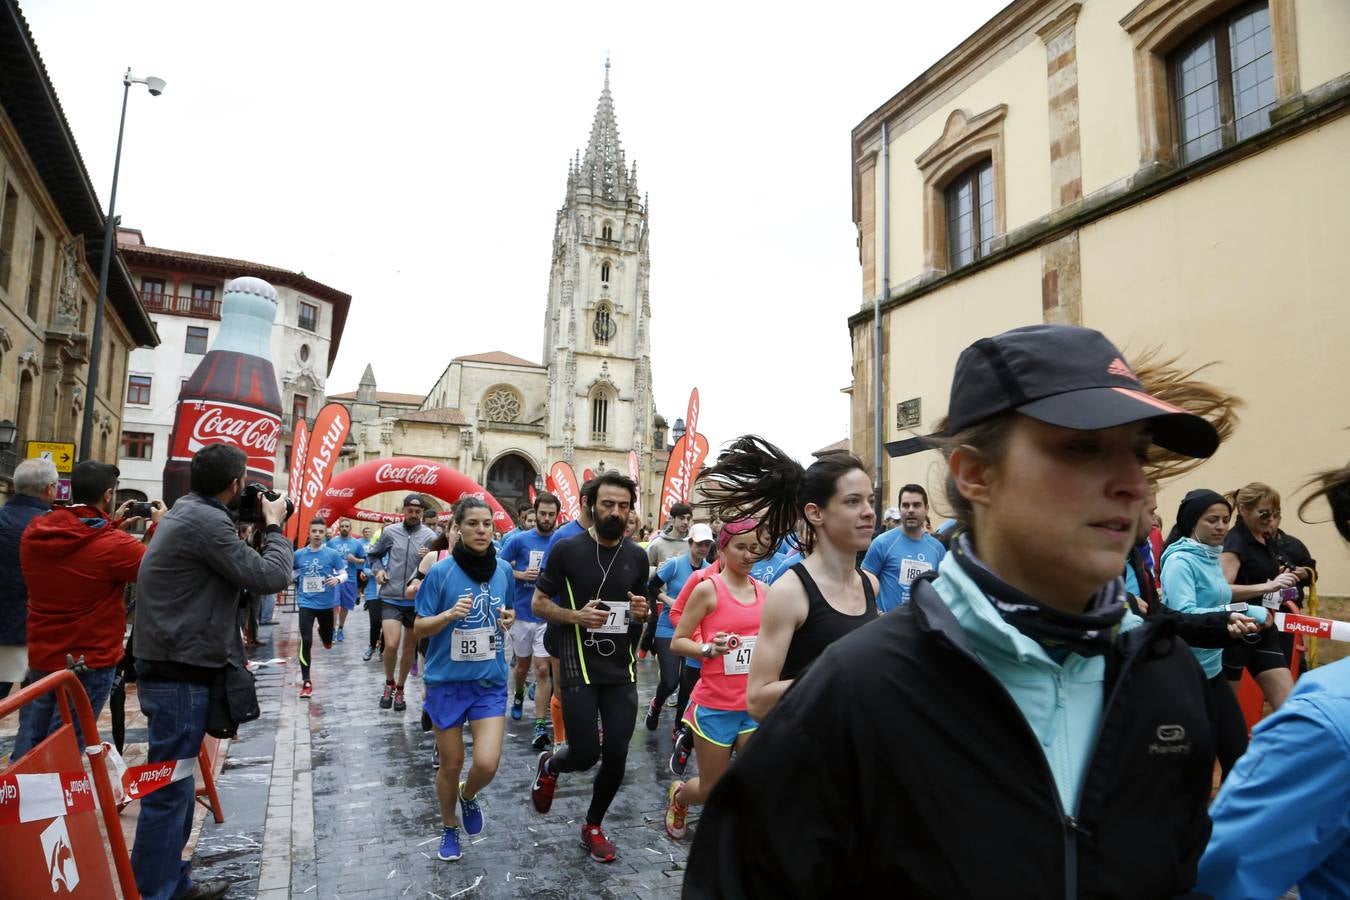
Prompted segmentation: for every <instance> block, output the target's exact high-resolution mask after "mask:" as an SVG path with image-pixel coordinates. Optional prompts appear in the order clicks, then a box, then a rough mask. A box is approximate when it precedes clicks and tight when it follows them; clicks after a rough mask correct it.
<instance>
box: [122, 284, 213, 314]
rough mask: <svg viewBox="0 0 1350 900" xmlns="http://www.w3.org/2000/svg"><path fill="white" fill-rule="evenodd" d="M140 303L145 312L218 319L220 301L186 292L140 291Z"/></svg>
mask: <svg viewBox="0 0 1350 900" xmlns="http://www.w3.org/2000/svg"><path fill="white" fill-rule="evenodd" d="M141 303H142V304H144V306H145V310H146V312H158V313H168V314H169V315H171V316H192V317H193V318H197V319H219V318H220V301H219V300H216V299H214V298H212V299H206V298H203V297H193V296H191V295H188V294H163V293H160V292H158V291H150V292H146V291H141Z"/></svg>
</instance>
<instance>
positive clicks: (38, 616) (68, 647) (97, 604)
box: [19, 506, 145, 672]
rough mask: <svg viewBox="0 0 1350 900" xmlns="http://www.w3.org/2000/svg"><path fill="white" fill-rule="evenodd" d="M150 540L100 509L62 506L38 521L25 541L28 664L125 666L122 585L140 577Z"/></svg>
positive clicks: (48, 667)
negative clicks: (140, 537)
mask: <svg viewBox="0 0 1350 900" xmlns="http://www.w3.org/2000/svg"><path fill="white" fill-rule="evenodd" d="M144 555H145V545H144V544H142V543H141V542H140V540H138V539H137V538H136V537H134V536H132V535H130V534H127V533H126V532H125V531H122V530H121V529H120V528H117V527H116V525H115V524H113V523H110V522H109V521H108V519H107V517H106V516H105V515H104V514H103V513H102V512H100V511H99V510H97V509H95V508H94V507H92V506H71V507H57V508H56V509H53V510H52V511H51V512H49V513H48V514H47V515H45V516H39V517H38V518H36V519H34V520H33V522H32V524H31V525H30V526H29V527H28V529H27V530H25V531H24V533H23V540H22V541H21V542H20V544H19V565H20V566H21V567H22V568H23V578H24V581H25V582H27V584H28V666H29V668H32V669H39V670H41V671H45V672H52V671H55V670H57V669H64V668H65V667H66V654H67V653H69V654H71V655H72V656H74V657H75V658H76V659H79V658H80V655H81V654H83V655H84V661H85V663H86V664H87V665H88V666H89V668H91V669H102V668H106V667H108V666H114V665H117V663H118V661H119V660H121V658H122V649H123V639H124V637H125V632H126V626H127V612H126V605H125V603H124V602H123V599H122V590H123V588H124V587H125V586H126V583H127V582H129V581H135V580H136V573H137V571H138V570H139V569H140V567H141V557H142V556H144Z"/></svg>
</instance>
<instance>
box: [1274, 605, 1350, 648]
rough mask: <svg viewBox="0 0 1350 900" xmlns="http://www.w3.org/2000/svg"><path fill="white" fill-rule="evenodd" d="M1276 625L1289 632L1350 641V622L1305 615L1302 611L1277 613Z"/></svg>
mask: <svg viewBox="0 0 1350 900" xmlns="http://www.w3.org/2000/svg"><path fill="white" fill-rule="evenodd" d="M1275 627H1276V628H1278V629H1279V630H1280V631H1285V632H1288V633H1289V634H1304V635H1307V636H1308V637H1317V638H1327V639H1328V640H1332V641H1350V622H1338V621H1336V620H1335V619H1321V618H1318V617H1317V616H1305V615H1302V614H1300V613H1282V612H1277V613H1276V614H1275Z"/></svg>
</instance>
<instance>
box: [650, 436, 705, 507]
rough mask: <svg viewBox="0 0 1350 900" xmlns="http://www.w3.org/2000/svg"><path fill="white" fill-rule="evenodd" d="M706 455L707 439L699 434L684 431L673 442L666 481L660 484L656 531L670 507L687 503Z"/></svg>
mask: <svg viewBox="0 0 1350 900" xmlns="http://www.w3.org/2000/svg"><path fill="white" fill-rule="evenodd" d="M691 442H692V443H693V445H694V453H693V465H692V466H691V465H690V462H689V453H688V449H687V448H688V447H689V444H690V443H691ZM707 455H708V439H707V438H705V437H704V436H703V435H701V434H694V433H693V432H692V431H686V432H685V433H684V437H682V438H680V439H679V440H678V441H676V442H675V449H673V450H671V451H670V462H668V463H666V479H665V481H664V482H663V483H662V484H661V515H660V517H659V518H658V519H657V523H656V527H657V528H658V529H659V528H662V527H663V526H664V525H665V524H666V517H667V516H669V515H670V508H671V507H672V506H674V505H675V504H676V503H688V502H689V492H690V490H691V489H692V488H693V482H694V477H695V476H696V475H698V467H699V466H701V465H703V460H704V459H705V458H706V457H707Z"/></svg>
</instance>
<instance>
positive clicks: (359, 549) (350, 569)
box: [328, 534, 366, 584]
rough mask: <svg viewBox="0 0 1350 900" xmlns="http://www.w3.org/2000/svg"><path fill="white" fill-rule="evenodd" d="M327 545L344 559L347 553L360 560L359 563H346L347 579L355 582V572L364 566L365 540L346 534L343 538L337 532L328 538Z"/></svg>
mask: <svg viewBox="0 0 1350 900" xmlns="http://www.w3.org/2000/svg"><path fill="white" fill-rule="evenodd" d="M328 546H330V547H332V548H333V549H334V550H336V551H337V552H338V556H340V557H342V558H343V559H344V560H346V559H347V557H348V556H349V555H350V556H355V557H357V558H359V559H361V560H362V562H359V563H354V562H348V563H347V580H348V581H350V582H351V583H352V584H356V573H357V572H359V571H361V569H362V568H364V567H365V562H364V560H365V558H366V542H365V541H363V540H361V539H360V538H358V537H352V536H351V535H347V536H346V537H345V538H344V537H343V536H342V535H340V534H339V535H336V536H334V537H332V538H330V539H329V541H328Z"/></svg>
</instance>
